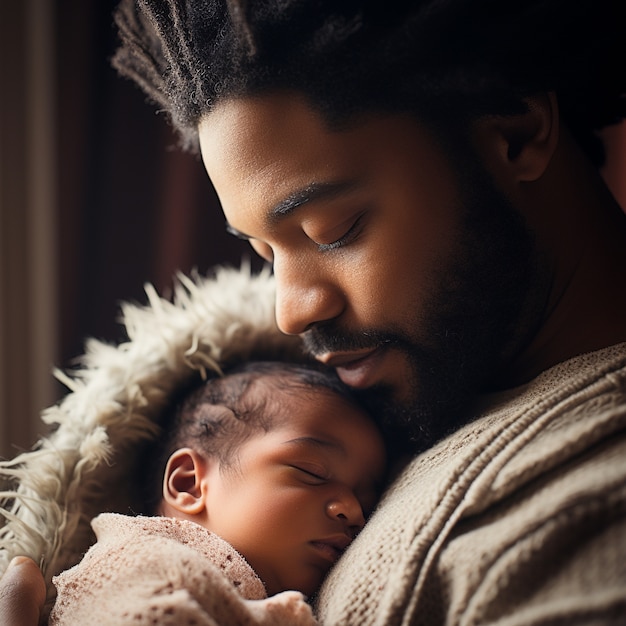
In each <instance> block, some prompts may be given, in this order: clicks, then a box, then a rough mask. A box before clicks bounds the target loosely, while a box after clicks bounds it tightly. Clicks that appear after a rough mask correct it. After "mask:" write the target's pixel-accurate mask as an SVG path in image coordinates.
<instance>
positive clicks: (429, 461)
mask: <svg viewBox="0 0 626 626" xmlns="http://www.w3.org/2000/svg"><path fill="white" fill-rule="evenodd" d="M475 414H476V420H475V421H473V422H472V423H470V424H469V425H467V426H466V427H464V428H462V429H461V430H459V431H458V432H457V433H455V434H454V435H452V436H451V437H449V438H448V439H446V440H445V441H442V442H441V443H440V444H439V445H437V446H435V447H434V448H433V449H432V450H429V451H428V452H426V453H424V454H422V455H421V456H419V457H418V458H416V459H415V460H414V461H413V462H412V463H411V464H410V465H409V467H407V468H406V470H405V471H404V472H403V473H402V475H401V476H400V477H399V478H398V479H397V480H396V481H395V483H394V484H393V486H392V487H391V489H389V491H388V492H387V494H386V495H385V497H384V499H383V501H382V502H381V503H380V505H379V508H378V510H377V511H376V513H375V514H374V516H373V517H372V519H371V520H370V521H369V522H368V524H367V526H366V527H365V529H364V530H363V532H362V533H361V534H360V535H359V537H357V539H356V541H355V542H354V543H353V544H352V546H351V547H350V549H349V550H348V552H347V553H346V554H345V555H344V557H343V558H342V559H341V561H340V562H339V563H338V565H337V566H336V567H335V569H334V570H333V571H332V572H331V574H330V577H329V578H328V579H327V581H326V583H325V585H324V587H323V589H322V591H321V594H320V597H319V599H318V603H317V604H318V606H317V610H318V619H320V621H321V622H322V623H324V624H332V625H333V626H335V625H338V624H354V625H355V626H357V625H358V626H366V625H368V624H376V625H381V626H382V625H385V626H392V625H394V624H427V625H429V626H433V625H438V624H450V625H451V624H459V625H469V624H499V625H502V626H504V625H507V626H508V625H520V626H521V625H524V626H529V625H533V624H543V625H545V624H554V625H556V624H559V625H568V626H569V625H572V624H598V625H599V624H626V344H624V345H620V346H615V347H613V348H609V349H606V350H603V351H600V352H596V353H593V354H589V355H585V356H581V357H578V358H576V359H573V360H571V361H568V362H565V363H562V364H560V365H558V366H556V367H554V368H553V369H551V370H549V371H547V372H545V373H544V374H542V375H541V376H539V377H538V378H537V379H536V380H534V381H533V382H532V383H530V384H528V385H526V386H525V387H522V388H519V389H514V390H511V391H509V392H507V393H503V394H500V395H496V396H493V397H489V398H485V399H484V402H483V404H482V406H481V407H478V408H477V409H476V410H475Z"/></svg>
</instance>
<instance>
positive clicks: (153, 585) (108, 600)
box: [50, 537, 316, 626]
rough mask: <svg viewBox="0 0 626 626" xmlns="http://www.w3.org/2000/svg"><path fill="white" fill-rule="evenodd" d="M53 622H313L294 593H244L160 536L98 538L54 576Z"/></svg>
mask: <svg viewBox="0 0 626 626" xmlns="http://www.w3.org/2000/svg"><path fill="white" fill-rule="evenodd" d="M55 584H56V585H57V588H58V592H59V595H58V599H57V603H56V605H55V607H54V610H53V612H52V615H51V618H50V624H51V625H58V626H89V625H90V624H93V625H94V626H106V625H107V624H110V625H111V626H113V625H115V626H123V625H124V624H129V625H130V624H132V625H133V626H148V624H150V625H153V624H155V623H156V624H159V626H179V625H180V624H187V623H194V624H196V625H197V626H225V625H230V624H238V625H241V626H244V625H250V626H270V625H271V626H280V624H289V626H292V625H295V626H312V625H313V624H315V623H316V622H315V620H314V618H313V614H312V612H311V609H310V607H309V606H308V605H307V604H306V603H305V602H304V599H303V596H302V595H301V594H299V593H297V592H286V593H283V594H279V595H278V596H274V597H272V598H267V599H265V600H254V601H253V600H245V599H244V598H242V596H241V595H240V594H239V592H238V591H237V590H236V588H235V587H234V585H233V583H232V582H231V581H230V580H228V579H227V578H226V577H225V576H224V574H223V572H222V571H221V570H220V568H219V567H218V566H216V565H215V564H214V563H213V562H212V561H211V560H209V559H207V558H206V557H204V556H202V555H201V554H199V553H198V552H197V551H196V550H194V549H192V548H190V547H189V546H186V545H182V544H180V543H177V542H172V541H169V540H168V539H166V538H164V537H148V538H145V539H142V540H139V541H136V542H130V543H129V542H119V543H107V544H105V545H101V544H96V545H95V546H93V547H92V548H91V549H90V550H89V552H88V553H87V555H86V556H85V558H84V559H83V561H81V563H79V565H77V566H76V567H74V568H72V569H70V570H68V571H67V572H64V573H63V574H61V576H59V577H57V578H56V579H55Z"/></svg>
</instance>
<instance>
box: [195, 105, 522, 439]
mask: <svg viewBox="0 0 626 626" xmlns="http://www.w3.org/2000/svg"><path fill="white" fill-rule="evenodd" d="M199 130H200V144H201V149H202V156H203V160H204V163H205V166H206V169H207V171H208V173H209V176H210V178H211V180H212V181H213V184H214V186H215V188H216V190H217V193H218V195H219V197H220V200H221V203H222V207H223V210H224V213H225V215H226V218H227V221H228V224H229V225H230V227H231V228H232V229H233V230H234V231H235V232H236V233H237V234H239V235H240V236H242V237H245V238H247V239H249V240H250V243H251V245H252V246H253V247H254V249H255V250H256V251H257V252H258V253H259V254H260V255H261V256H262V257H264V258H265V259H267V260H268V261H269V262H271V263H272V264H273V268H274V274H275V276H276V288H277V295H276V317H277V322H278V325H279V327H280V329H281V330H282V331H283V332H285V333H290V334H301V335H302V336H303V338H304V341H305V344H306V346H307V347H308V349H309V350H310V351H311V352H312V353H313V354H314V355H315V356H316V357H317V358H318V359H319V360H320V361H322V362H323V363H326V364H328V365H330V366H333V367H335V368H336V369H337V372H338V374H339V376H340V377H341V378H342V380H343V381H344V382H346V383H347V384H348V385H350V386H352V387H354V388H355V389H357V390H359V391H360V392H361V393H363V394H364V395H365V396H366V397H367V399H368V400H369V401H370V402H371V403H372V405H373V406H374V407H375V409H377V410H379V411H381V412H382V413H383V414H384V416H383V419H384V420H385V421H386V423H387V427H388V428H390V429H391V430H394V429H396V428H399V429H400V430H404V429H408V430H409V431H410V434H411V436H412V438H413V439H414V441H415V445H416V446H417V447H421V446H424V445H429V444H430V443H432V439H433V438H437V437H439V436H441V434H442V433H443V432H444V431H445V430H446V429H448V428H449V427H450V426H452V425H454V423H455V422H456V420H457V419H458V417H457V413H458V411H459V410H460V408H461V406H462V405H463V404H464V402H465V401H466V400H467V399H468V398H469V397H470V396H471V395H472V394H474V393H476V391H477V390H479V389H480V388H481V387H483V386H484V385H485V384H487V383H488V382H489V381H490V379H491V378H492V377H493V376H494V373H495V372H496V371H497V369H498V368H499V367H500V366H501V364H502V362H503V360H504V359H506V358H510V357H511V356H512V355H513V354H515V352H516V351H518V350H519V349H520V347H521V344H522V340H523V339H524V338H525V330H519V331H515V332H514V330H513V329H514V328H517V327H518V326H520V324H519V323H518V322H519V320H521V319H524V320H533V319H534V313H529V311H528V310H527V302H526V293H527V291H528V285H529V283H530V280H531V273H532V272H531V270H532V268H533V264H532V262H531V254H532V245H531V243H530V241H529V238H528V236H527V233H526V230H525V228H524V226H523V224H522V223H521V221H520V220H519V219H518V216H517V215H516V213H515V212H514V211H513V210H512V208H511V207H510V206H509V204H508V203H507V201H506V200H505V199H504V197H503V196H502V195H501V194H499V193H498V192H497V190H496V189H495V187H494V185H493V184H492V183H491V181H490V179H489V177H488V176H487V175H486V174H485V172H484V171H483V170H482V169H481V168H480V167H479V166H478V164H477V163H476V162H474V161H471V160H469V161H468V162H467V163H466V165H467V169H465V170H460V169H459V168H458V167H452V165H451V160H450V159H448V158H446V157H445V153H444V151H443V150H442V148H441V146H440V145H439V144H438V143H437V141H436V140H435V138H434V137H433V135H431V134H430V133H429V132H427V130H426V129H425V128H424V127H423V126H421V125H420V124H419V123H418V122H417V121H416V120H415V119H413V118H411V117H408V116H388V117H382V116H379V117H370V118H364V119H363V120H362V121H361V122H360V123H355V124H354V125H352V126H350V127H348V128H347V129H344V130H341V131H336V130H331V129H329V127H328V126H327V125H326V124H325V122H324V120H323V118H322V117H321V115H319V114H318V113H317V112H316V111H315V110H314V109H312V108H311V107H309V106H308V105H307V104H306V103H305V102H304V101H303V100H301V99H299V98H297V97H296V96H294V95H292V94H284V93H281V94H272V95H266V96H263V97H259V98H241V99H234V100H228V101H225V102H222V103H221V104H219V105H218V106H217V107H216V108H215V109H214V110H213V111H212V112H211V113H210V114H208V115H207V116H206V117H205V118H204V120H203V121H202V123H201V124H200V128H199Z"/></svg>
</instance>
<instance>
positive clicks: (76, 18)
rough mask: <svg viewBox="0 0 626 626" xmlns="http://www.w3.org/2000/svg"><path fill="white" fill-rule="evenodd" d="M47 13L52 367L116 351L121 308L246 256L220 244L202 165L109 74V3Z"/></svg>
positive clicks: (69, 2)
mask: <svg viewBox="0 0 626 626" xmlns="http://www.w3.org/2000/svg"><path fill="white" fill-rule="evenodd" d="M55 1H56V24H55V30H56V42H57V43H56V45H57V56H56V67H57V73H58V75H57V80H56V84H57V122H58V123H57V126H58V155H57V168H58V207H59V220H58V228H59V231H58V237H59V242H60V246H59V250H60V258H59V281H60V284H59V289H60V294H61V297H60V312H59V319H60V324H61V328H60V345H61V355H60V358H61V364H62V365H63V366H66V365H68V364H69V360H70V359H71V358H72V357H74V356H76V355H77V354H79V353H81V352H82V347H83V342H84V339H85V337H87V336H95V337H99V338H101V339H105V340H119V339H120V327H119V326H118V324H117V322H116V319H117V317H118V310H119V308H118V305H119V302H120V301H121V300H136V301H139V302H144V301H145V296H144V293H143V285H144V283H145V282H147V281H149V282H151V283H153V284H155V285H156V286H157V288H158V289H159V290H160V291H161V292H162V291H164V290H165V291H166V290H167V289H168V288H169V287H170V286H171V284H172V277H173V275H174V274H175V272H177V271H179V270H180V271H183V272H189V271H190V270H191V269H192V268H197V269H198V270H200V271H201V272H204V271H207V270H208V269H209V268H211V267H212V266H214V265H216V264H220V263H231V264H236V265H238V264H239V263H240V262H241V258H242V256H248V257H249V256H250V252H249V249H248V247H247V245H246V244H245V243H244V242H239V241H237V240H235V239H234V238H232V237H231V236H229V235H227V234H226V232H225V230H224V218H223V216H222V214H221V212H220V211H219V209H218V203H217V200H216V197H215V194H214V192H213V189H212V187H211V184H210V182H209V180H208V178H207V176H206V174H205V172H204V170H203V167H202V163H201V161H200V160H199V159H198V158H196V157H194V156H191V155H189V154H185V153H182V152H181V151H180V150H178V149H177V147H176V137H175V136H174V134H173V131H171V129H170V128H169V127H168V125H167V123H166V121H165V116H164V115H159V114H157V112H156V111H155V109H154V107H152V106H150V105H148V104H147V103H146V102H145V98H144V95H143V93H142V92H140V91H139V89H138V88H136V87H135V85H134V84H133V83H132V82H130V81H128V80H125V79H122V78H120V77H119V76H117V74H116V73H115V72H114V70H113V69H112V68H111V67H110V57H111V55H112V53H113V50H114V47H115V43H116V38H115V31H114V27H113V22H112V18H111V15H112V12H113V8H114V6H115V4H116V2H115V1H113V0H55Z"/></svg>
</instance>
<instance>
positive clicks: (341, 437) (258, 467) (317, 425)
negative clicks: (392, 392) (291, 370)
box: [203, 388, 386, 595]
mask: <svg viewBox="0 0 626 626" xmlns="http://www.w3.org/2000/svg"><path fill="white" fill-rule="evenodd" d="M272 393H273V394H274V397H273V399H272V403H271V404H272V406H274V405H276V406H279V407H280V409H279V410H280V416H275V417H274V421H278V422H279V423H278V424H277V425H276V426H275V427H272V428H270V430H269V431H268V432H263V433H261V434H259V435H256V436H253V437H251V438H250V439H248V440H247V441H246V442H245V443H244V444H243V445H242V446H241V447H240V448H239V449H238V450H237V452H236V453H235V454H236V463H235V464H234V465H233V466H232V467H228V468H227V469H224V468H222V467H220V465H219V464H213V465H209V468H210V469H208V471H207V473H206V475H205V476H204V477H203V480H204V481H205V482H206V489H205V490H204V492H205V494H206V496H205V504H206V521H205V522H203V525H204V526H205V527H206V528H208V529H209V530H211V531H213V532H214V533H216V534H217V535H219V536H220V537H222V538H223V539H224V540H226V541H228V542H229V543H230V544H231V545H232V546H233V547H234V548H235V549H236V550H237V551H238V552H239V553H241V554H242V555H243V556H244V557H245V558H246V560H247V561H248V563H250V565H251V566H252V568H253V569H254V570H255V571H256V573H257V574H258V575H259V577H260V578H261V580H263V582H264V583H265V587H266V589H267V592H268V594H269V595H272V594H275V593H278V592H280V591H285V590H287V589H296V590H298V591H302V592H303V593H304V594H307V595H310V594H312V593H313V592H314V591H315V590H316V589H317V588H318V587H319V585H320V584H321V582H322V580H323V578H324V576H325V574H326V573H327V572H328V570H329V569H330V568H331V566H332V565H333V564H334V563H335V561H337V559H338V558H339V557H340V556H341V554H342V553H343V551H344V550H345V549H346V547H347V546H348V545H349V544H350V543H351V542H352V540H353V539H354V537H355V536H356V534H357V533H358V532H359V531H360V530H361V528H362V527H363V525H364V524H365V519H366V517H367V516H368V515H369V514H370V513H371V512H372V509H373V508H374V506H375V505H376V502H377V499H378V495H379V493H380V490H381V489H382V483H383V480H384V474H385V466H386V453H385V447H384V445H383V440H382V437H381V435H380V432H379V431H378V429H377V428H376V426H375V425H374V423H373V422H372V420H371V419H370V418H369V417H368V416H367V415H366V414H365V413H363V412H361V411H360V410H357V409H356V408H355V407H354V406H353V405H351V404H349V403H348V402H347V401H346V400H345V399H344V398H342V397H341V396H339V395H338V394H335V393H332V392H330V391H328V390H325V389H322V388H316V389H314V390H312V391H311V392H310V393H308V394H306V393H305V392H304V391H303V390H298V391H295V392H294V391H291V392H282V391H272ZM276 394H278V396H277V397H276ZM261 404H263V402H262V401H261Z"/></svg>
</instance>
